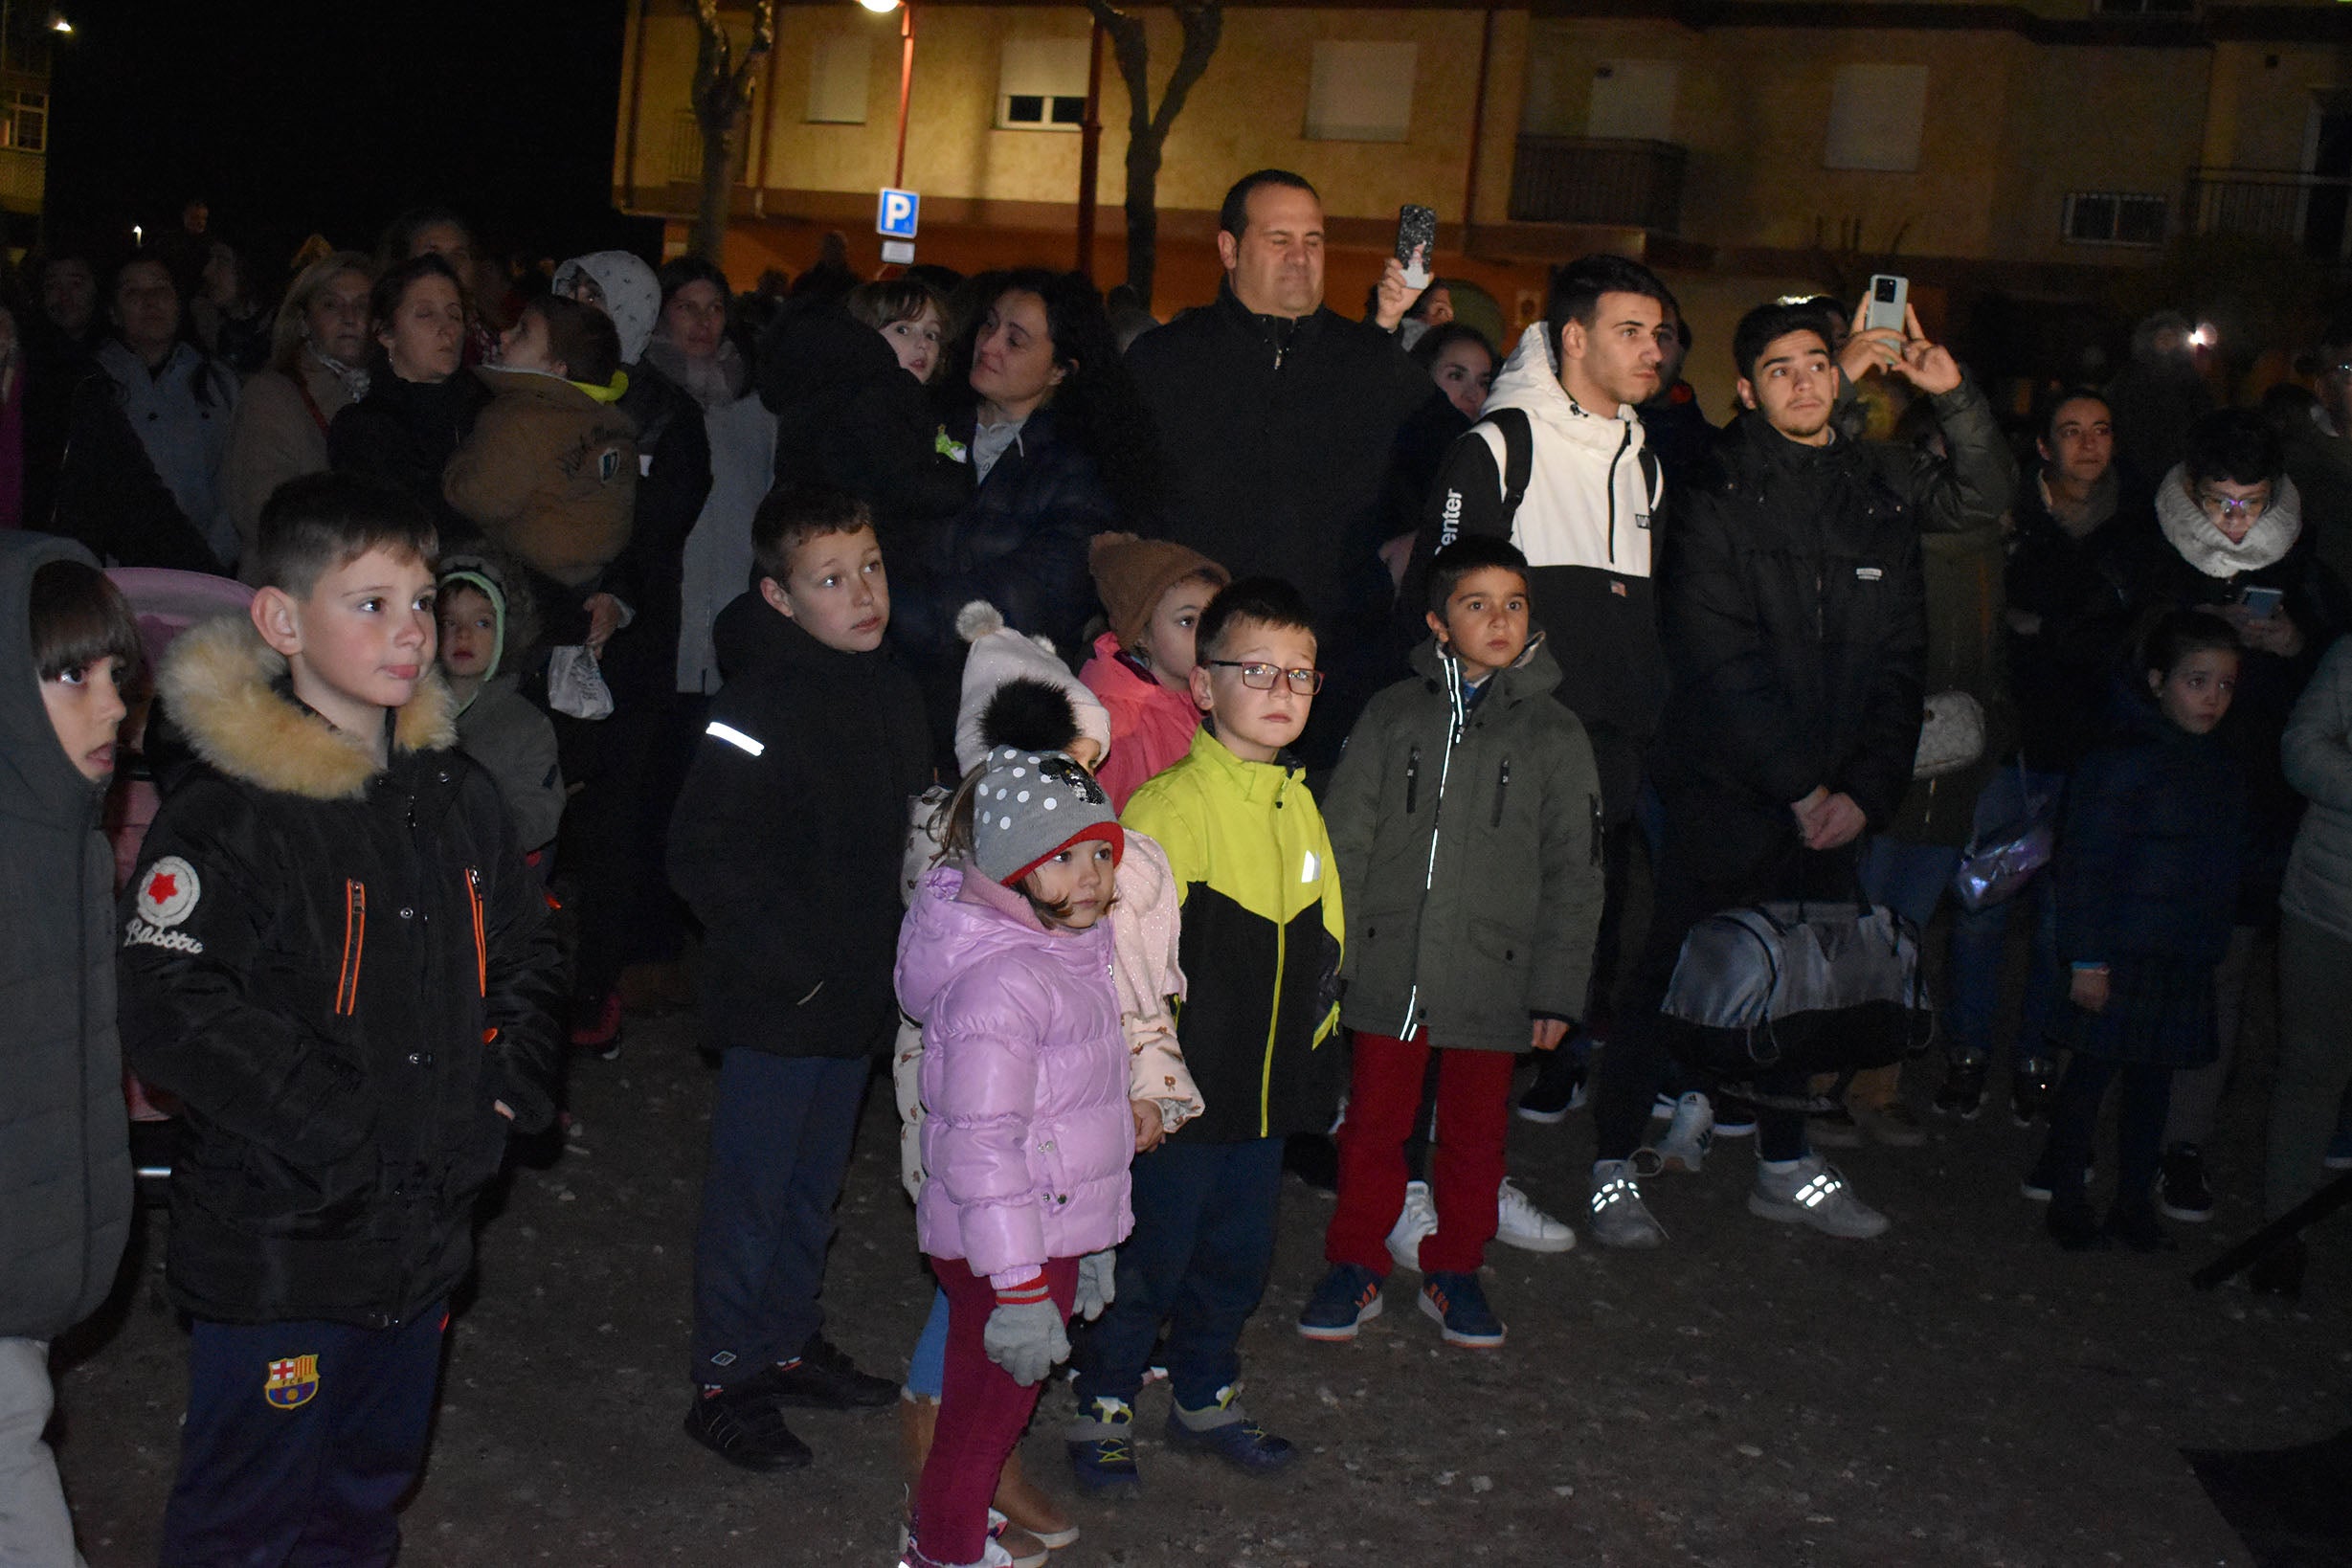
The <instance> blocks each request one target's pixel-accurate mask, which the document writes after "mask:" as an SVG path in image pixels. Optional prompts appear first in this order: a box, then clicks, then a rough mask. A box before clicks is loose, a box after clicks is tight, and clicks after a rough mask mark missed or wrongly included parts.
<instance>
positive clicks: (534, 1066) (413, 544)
mask: <svg viewBox="0 0 2352 1568" xmlns="http://www.w3.org/2000/svg"><path fill="white" fill-rule="evenodd" d="M434 546H435V539H434V529H433V525H432V522H431V520H430V519H429V518H428V517H427V516H426V514H425V513H424V511H423V510H422V509H421V508H420V507H419V506H417V504H415V503H414V502H413V501H411V500H409V499H408V498H406V497H404V496H402V495H400V494H398V493H397V492H394V491H392V490H390V489H387V488H385V487H384V486H382V485H380V484H377V483H375V482H371V481H368V480H363V479H359V478H356V477H354V476H350V475H342V474H314V475H308V476H305V477H303V478H302V479H298V480H293V481H290V482H287V483H286V484H285V485H284V486H282V487H281V488H280V490H279V491H278V493H277V494H276V495H274V496H273V497H272V498H271V499H270V502H269V504H268V505H267V506H265V507H264V508H263V509H262V513H261V526H260V534H259V539H258V544H257V554H258V570H257V575H258V580H259V582H260V584H261V587H260V589H259V592H258V593H257V594H255V596H254V601H253V608H252V612H251V616H250V618H249V619H239V618H235V617H222V618H220V619H217V620H213V621H211V622H209V623H206V624H204V625H201V626H198V627H195V628H194V629H192V630H190V632H188V633H187V634H186V635H185V636H183V637H182V638H180V639H179V641H178V642H176V643H175V644H173V647H172V651H171V656H170V657H169V658H168V660H167V661H165V664H164V667H163V672H162V676H161V679H160V681H159V683H158V696H159V700H160V708H161V713H162V715H163V716H164V718H165V719H168V725H169V727H170V728H169V729H168V730H166V731H165V732H164V733H162V734H154V733H151V735H150V747H149V752H150V755H151V756H152V755H153V754H154V753H155V751H156V750H157V749H158V747H159V745H161V744H163V743H165V742H168V741H169V740H171V739H172V738H173V734H172V731H176V737H177V738H178V739H179V740H182V741H184V742H185V743H186V746H187V748H188V750H190V751H192V753H193V757H192V758H191V759H189V760H186V761H184V762H182V763H180V764H179V765H178V766H177V767H174V768H168V769H167V770H166V773H165V779H164V782H165V785H166V793H165V798H164V804H163V808H162V810H161V811H160V812H159V813H158V814H157V815H156V818H155V822H154V825H153V826H152V827H151V828H149V829H148V832H147V837H146V843H145V845H144V846H143V848H142V850H141V853H140V862H139V868H138V871H137V874H136V875H135V876H134V877H133V878H132V880H131V882H130V885H129V886H128V887H127V888H126V889H125V890H124V894H123V905H122V909H121V914H122V917H123V935H122V942H121V947H120V952H119V958H118V973H119V975H120V979H121V984H122V990H123V997H122V1016H123V1045H124V1048H125V1050H126V1051H127V1053H128V1055H129V1057H130V1059H131V1063H132V1065H133V1066H134V1067H136V1068H137V1070H138V1072H139V1074H140V1076H141V1077H142V1078H144V1079H145V1080H146V1082H147V1083H148V1084H149V1085H151V1086H154V1087H157V1088H161V1089H166V1090H168V1091H170V1092H171V1093H172V1094H175V1095H177V1096H178V1097H179V1099H180V1101H181V1102H182V1104H183V1106H184V1107H185V1117H184V1123H183V1126H184V1132H183V1142H182V1144H181V1147H180V1154H179V1157H178V1159H177V1160H176V1161H175V1163H174V1168H173V1171H172V1187H171V1241H170V1249H169V1252H168V1258H167V1262H168V1280H169V1284H170V1288H171V1294H172V1297H173V1300H174V1301H175V1302H176V1303H177V1304H178V1306H179V1307H180V1309H181V1310H184V1311H186V1312H188V1313H189V1314H190V1316H191V1317H192V1318H193V1319H194V1320H195V1324H194V1332H193V1335H192V1339H191V1342H190V1356H189V1383H190V1387H189V1400H188V1421H187V1425H186V1427H185V1429H184V1432H183V1435H182V1439H181V1450H180V1470H179V1478H178V1480H177V1482H176V1483H175V1484H174V1486H173V1488H172V1493H171V1501H170V1505H169V1507H168V1510H167V1511H166V1513H165V1516H164V1546H163V1561H164V1563H165V1564H166V1565H167V1568H177V1565H180V1564H196V1563H206V1564H209V1563H215V1562H220V1561H224V1560H228V1559H230V1558H233V1557H234V1558H235V1559H236V1560H240V1561H253V1562H283V1561H286V1560H287V1559H288V1557H289V1556H290V1554H292V1553H293V1552H294V1550H295V1549H296V1546H297V1544H298V1543H300V1544H301V1545H302V1546H303V1547H304V1548H305V1549H309V1550H314V1551H320V1552H324V1553H330V1554H341V1555H343V1556H346V1557H348V1558H349V1559H350V1560H354V1561H370V1562H373V1561H385V1560H389V1559H390V1557H391V1556H392V1553H393V1552H394V1551H395V1550H396V1548H397V1544H398V1540H399V1530H398V1526H397V1524H396V1523H395V1521H394V1516H393V1508H394V1505H395V1504H396V1503H397V1502H398V1500H399V1499H400V1498H401V1497H402V1496H403V1495H404V1494H405V1493H406V1492H407V1491H408V1490H409V1489H410V1487H411V1486H412V1485H413V1484H414V1480H415V1477H416V1474H417V1471H418V1470H419V1468H420V1467H422V1465H423V1463H424V1457H425V1441H426V1436H427V1428H428V1423H429V1422H430V1420H431V1417H432V1413H433V1404H434V1397H435V1392H436V1390H437V1387H438V1384H439V1381H440V1359H441V1334H442V1331H443V1330H444V1329H445V1328H446V1327H447V1325H448V1321H449V1301H450V1298H451V1296H452V1295H453V1294H454V1293H455V1292H456V1290H457V1288H458V1287H459V1285H460V1284H461V1283H462V1282H463V1280H464V1278H465V1276H466V1274H467V1272H468V1271H469V1269H470V1268H471V1266H472V1262H473V1222H474V1205H475V1199H476V1198H477V1197H478V1196H479V1195H480V1194H481V1192H482V1188H483V1187H485V1186H486V1185H488V1184H489V1182H490V1180H491V1178H492V1177H494V1176H496V1175H497V1174H498V1169H499V1165H500V1163H501V1161H502V1159H503V1158H504V1153H505V1147H506V1137H507V1133H508V1131H509V1129H510V1128H512V1129H515V1130H520V1131H526V1132H532V1131H540V1130H542V1129H544V1128H546V1127H547V1126H548V1125H549V1122H551V1121H552V1120H553V1116H554V1104H553V1101H552V1099H551V1097H550V1093H549V1086H550V1081H551V1078H552V1073H553V1065H554V1057H555V1041H554V1034H553V1023H552V1020H551V1019H550V1018H549V1011H548V1009H549V1002H550V1001H551V1000H552V998H553V995H554V990H555V978H556V973H557V968H558V960H557V957H556V952H555V947H554V943H553V940H552V939H551V937H550V936H549V934H548V931H547V928H546V908H545V905H544V903H543V901H542V900H541V898H540V895H539V890H538V887H537V885H536V884H534V883H533V882H531V881H530V880H529V879H528V878H527V877H526V874H525V872H524V869H523V865H522V861H521V857H520V853H519V851H518V850H517V848H516V846H515V840H514V833H513V830H512V828H511V827H510V826H509V825H508V823H507V818H506V811H505V808H504V804H503V803H502V802H501V800H500V799H499V794H498V787H497V785H496V784H494V783H493V782H492V781H491V779H490V776H489V774H488V773H484V772H482V769H480V768H479V767H477V766H476V765H475V764H474V763H472V762H471V761H469V760H467V759H466V758H465V757H464V756H463V755H462V754H460V753H459V752H458V751H457V750H454V749H453V748H454V747H455V744H456V741H457V728H456V724H455V715H454V710H453V704H452V701H451V698H450V695H449V688H448V687H447V685H446V684H444V683H443V682H442V681H441V678H440V676H439V674H438V672H437V671H436V670H435V669H434V667H433V641H434V621H433V609H434V606H433V599H434V579H433V570H432V566H431V564H430V562H431V556H432V553H433V550H434ZM159 722H160V721H159ZM153 728H155V727H154V726H152V725H151V730H152V729H153Z"/></svg>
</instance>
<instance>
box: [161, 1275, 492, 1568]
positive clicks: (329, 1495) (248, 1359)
mask: <svg viewBox="0 0 2352 1568" xmlns="http://www.w3.org/2000/svg"><path fill="white" fill-rule="evenodd" d="M448 1321H449V1316H448V1313H447V1312H446V1311H445V1310H443V1309H442V1308H440V1307H438V1306H435V1307H429V1308H427V1309H426V1310H423V1311H421V1312H419V1313H417V1314H416V1316H415V1317H414V1318H412V1319H411V1320H410V1321H409V1322H407V1323H405V1324H403V1325H401V1326H400V1327H398V1328H396V1329H362V1328H356V1327H354V1326H352V1325H351V1324H347V1323H321V1322H285V1323H253V1324H246V1323H214V1322H210V1321H207V1320H205V1319H203V1318H198V1319H197V1320H196V1321H195V1323H194V1325H193V1326H192V1328H191V1331H190V1335H189V1342H188V1423H187V1425H186V1427H185V1428H183V1429H182V1431H181V1433H180V1471H179V1477H178V1479H177V1480H176V1481H174V1482H173V1483H172V1487H171V1501H170V1502H169V1503H168V1504H167V1505H166V1506H165V1509H164V1543H163V1552H162V1560H163V1564H164V1568H218V1565H220V1564H225V1563H269V1564H271V1565H272V1568H277V1565H280V1564H284V1565H288V1568H293V1565H301V1568H383V1565H384V1564H388V1563H390V1562H391V1561H392V1556H393V1554H394V1553H396V1552H397V1551H398V1550H399V1546H400V1527H399V1524H398V1522H397V1517H396V1515H395V1514H394V1512H393V1509H394V1506H395V1505H396V1504H397V1503H398V1502H399V1501H400V1499H401V1497H403V1496H404V1495H406V1493H407V1492H408V1490H409V1489H410V1488H411V1487H413V1486H414V1485H415V1483H416V1474H417V1471H418V1470H420V1469H422V1468H423V1467H424V1462H425V1441H426V1438H427V1435H428V1433H429V1431H430V1429H431V1425H432V1421H433V1401H434V1396H435V1395H436V1394H437V1392H438V1391H439V1388H440V1383H441V1333H442V1330H443V1328H444V1327H445V1326H446V1325H447V1323H448Z"/></svg>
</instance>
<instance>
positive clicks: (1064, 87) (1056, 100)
mask: <svg viewBox="0 0 2352 1568" xmlns="http://www.w3.org/2000/svg"><path fill="white" fill-rule="evenodd" d="M1085 123H1086V39H1084V38H1007V39H1006V40H1005V41H1004V54H1003V56H1002V58H1001V59H1000V61H999V62H998V66H997V129H998V130H1070V131H1074V130H1076V129H1078V128H1079V127H1080V126H1082V125H1084V124H1085Z"/></svg>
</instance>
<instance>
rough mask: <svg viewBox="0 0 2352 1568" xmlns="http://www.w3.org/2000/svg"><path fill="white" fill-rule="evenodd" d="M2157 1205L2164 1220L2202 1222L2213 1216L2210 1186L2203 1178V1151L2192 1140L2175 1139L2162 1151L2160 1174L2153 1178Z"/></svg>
mask: <svg viewBox="0 0 2352 1568" xmlns="http://www.w3.org/2000/svg"><path fill="white" fill-rule="evenodd" d="M2156 1206H2157V1207H2158V1208H2159V1209H2162V1211H2163V1213H2164V1218H2165V1219H2167V1220H2178V1221H2181V1222H2182V1223H2183V1224H2188V1225H2201V1224H2204V1223H2205V1222H2206V1221H2207V1220H2210V1219H2212V1218H2213V1189H2212V1188H2211V1187H2210V1186H2209V1185H2207V1184H2206V1179H2205V1152H2204V1151H2203V1150H2201V1149H2199V1148H2198V1147H2197V1146H2196V1145H2195V1144H2193V1143H2176V1144H2174V1145H2173V1146H2172V1147H2171V1148H2169V1149H2167V1150H2165V1151H2164V1163H2163V1170H2162V1175H2161V1176H2158V1177H2157V1178H2156Z"/></svg>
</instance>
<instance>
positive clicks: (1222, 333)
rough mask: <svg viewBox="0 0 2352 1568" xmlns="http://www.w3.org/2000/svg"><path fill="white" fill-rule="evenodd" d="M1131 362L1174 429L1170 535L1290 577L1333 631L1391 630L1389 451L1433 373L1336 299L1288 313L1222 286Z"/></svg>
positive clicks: (1164, 431)
mask: <svg viewBox="0 0 2352 1568" xmlns="http://www.w3.org/2000/svg"><path fill="white" fill-rule="evenodd" d="M1127 364H1128V369H1129V370H1130V371H1131V373H1132V374H1133V375H1134V378H1135V387H1136V390H1137V392H1140V393H1141V394H1142V396H1143V401H1144V405H1145V406H1146V407H1147V408H1148V409H1150V410H1151V413H1152V419H1153V423H1154V426H1155V427H1156V428H1157V430H1158V432H1159V443H1160V453H1161V458H1162V461H1163V463H1164V466H1165V471H1166V475H1167V484H1166V493H1167V498H1168V500H1167V508H1166V510H1167V515H1166V518H1165V519H1164V522H1163V525H1162V526H1163V530H1164V531H1165V532H1166V533H1167V534H1168V536H1169V537H1171V538H1173V539H1176V540H1177V541H1179V542H1180V543H1182V544H1185V545H1189V546H1191V547H1192V548H1193V549H1197V550H1198V551H1200V552H1201V553H1202V554H1203V555H1206V556H1207V557H1209V559H1211V560H1213V561H1216V562H1218V563H1220V564H1221V565H1222V566H1223V567H1224V568H1225V569H1226V570H1227V571H1230V572H1232V573H1233V574H1234V575H1235V576H1236V577H1245V576H1250V575H1253V574H1256V573H1259V572H1269V573H1271V574H1273V575H1275V576H1278V577H1284V578H1288V580H1289V581H1290V582H1292V583H1294V584H1296V585H1297V587H1298V589H1299V591H1300V592H1301V593H1303V594H1306V596H1307V602H1308V603H1309V604H1310V605H1311V606H1312V607H1313V608H1314V611H1315V613H1316V614H1317V615H1318V616H1322V617H1324V619H1325V622H1326V630H1325V637H1326V639H1327V640H1329V639H1332V638H1339V639H1341V640H1348V639H1349V638H1351V636H1352V635H1361V634H1362V633H1363V631H1364V630H1365V629H1366V628H1369V627H1377V625H1378V622H1379V620H1380V618H1381V616H1382V614H1383V612H1384V611H1385V608H1386V606H1387V604H1388V598H1389V589H1388V575H1387V571H1386V569H1385V568H1383V567H1382V566H1381V565H1380V562H1379V559H1378V554H1377V553H1376V552H1377V551H1378V549H1379V547H1380V544H1381V541H1382V537H1383V533H1384V529H1385V527H1386V525H1387V523H1388V521H1389V520H1388V517H1387V515H1386V513H1385V512H1384V510H1383V508H1382V505H1381V502H1382V496H1383V491H1384V487H1385V485H1386V482H1387V479H1388V472H1389V457H1390V453H1391V451H1392V449H1393V448H1394V447H1395V445H1396V439H1397V432H1398V430H1399V428H1400V426H1402V425H1403V423H1404V421H1405V420H1406V419H1407V418H1408V417H1409V416H1410V415H1411V414H1413V412H1414V411H1415V410H1417V409H1419V408H1420V407H1421V406H1422V404H1423V403H1425V402H1426V401H1428V399H1429V396H1430V393H1431V390H1432V389H1431V386H1430V381H1429V372H1428V371H1426V370H1422V368H1421V367H1420V366H1419V365H1418V364H1416V363H1414V360H1413V357H1412V356H1411V355H1410V354H1407V353H1406V352H1405V351H1404V350H1403V349H1401V348H1400V347H1397V342H1396V340H1395V339H1394V338H1392V337H1390V336H1389V335H1388V334H1387V333H1385V332H1383V331H1381V330H1380V329H1379V328H1378V326H1375V325H1371V324H1369V323H1366V322H1352V321H1349V320H1347V319H1346V318H1345V317H1343V316H1339V315H1336V314H1334V313H1333V312H1332V311H1331V310H1329V309H1318V310H1317V311H1316V312H1315V313H1314V314H1313V315H1311V316H1305V317H1302V318H1300V319H1299V320H1298V322H1297V323H1296V324H1295V325H1293V324H1289V323H1287V322H1278V321H1276V320H1275V319H1273V318H1270V317H1263V316H1257V315H1253V314H1252V313H1251V312H1250V310H1249V308H1248V307H1247V306H1246V305H1244V304H1243V303H1242V302H1241V301H1239V300H1237V299H1235V298H1234V296H1233V293H1232V291H1231V290H1230V289H1229V288H1224V287H1220V288H1219V290H1218V296H1217V302H1216V303H1214V304H1208V305H1201V306H1199V307H1198V308H1195V309H1192V310H1187V311H1185V312H1184V313H1183V314H1182V315H1180V316H1178V317H1176V320H1175V321H1172V322H1170V323H1169V324H1168V325H1165V326H1162V327H1159V328H1157V329H1156V330H1154V331H1151V332H1147V333H1145V334H1144V335H1143V336H1142V337H1140V338H1138V339H1136V340H1135V343H1134V346H1133V347H1131V348H1130V349H1129V350H1128V354H1127ZM1327 651H1328V650H1327Z"/></svg>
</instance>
